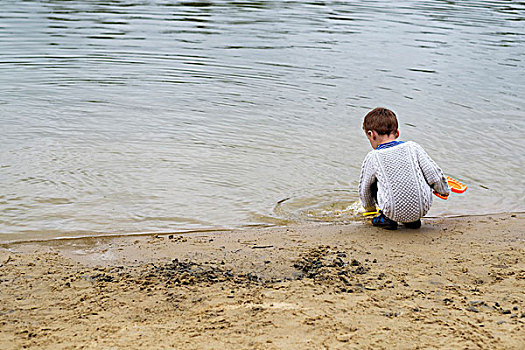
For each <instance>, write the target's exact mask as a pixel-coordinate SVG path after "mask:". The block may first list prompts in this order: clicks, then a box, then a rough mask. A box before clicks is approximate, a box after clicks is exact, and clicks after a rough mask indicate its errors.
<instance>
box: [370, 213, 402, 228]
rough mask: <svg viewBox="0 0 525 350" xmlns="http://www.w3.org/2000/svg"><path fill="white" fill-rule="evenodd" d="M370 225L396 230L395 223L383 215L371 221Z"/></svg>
mask: <svg viewBox="0 0 525 350" xmlns="http://www.w3.org/2000/svg"><path fill="white" fill-rule="evenodd" d="M372 225H374V226H377V227H382V228H384V229H387V230H397V222H395V221H394V220H390V219H389V218H387V217H386V216H385V214H383V213H381V214H379V215H378V216H376V217H375V218H373V219H372Z"/></svg>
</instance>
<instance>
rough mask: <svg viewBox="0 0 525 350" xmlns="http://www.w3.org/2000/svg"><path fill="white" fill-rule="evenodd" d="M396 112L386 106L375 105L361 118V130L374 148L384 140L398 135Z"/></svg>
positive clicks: (389, 139) (392, 138)
mask: <svg viewBox="0 0 525 350" xmlns="http://www.w3.org/2000/svg"><path fill="white" fill-rule="evenodd" d="M397 129H398V124H397V118H396V114H395V113H394V112H392V111H391V110H390V109H388V108H383V107H377V108H374V109H373V110H371V111H370V112H368V113H367V115H366V116H365V119H364V120H363V130H364V131H365V133H366V136H367V137H368V140H369V141H370V144H371V145H372V147H373V148H374V149H375V148H376V147H377V146H378V145H379V144H381V143H383V142H385V141H391V140H395V139H396V138H397V137H398V136H399V131H398V130H397Z"/></svg>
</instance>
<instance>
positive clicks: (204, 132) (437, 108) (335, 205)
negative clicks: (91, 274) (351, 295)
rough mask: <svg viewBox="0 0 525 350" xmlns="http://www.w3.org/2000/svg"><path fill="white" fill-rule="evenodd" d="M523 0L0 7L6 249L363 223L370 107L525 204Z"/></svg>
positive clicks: (491, 207)
mask: <svg viewBox="0 0 525 350" xmlns="http://www.w3.org/2000/svg"><path fill="white" fill-rule="evenodd" d="M524 19H525V5H524V4H523V3H522V2H515V1H437V0H434V1H415V0H414V1H395V2H394V1H352V2H347V1H311V2H303V1H242V2H241V1H196V2H184V1H144V0H143V1H139V0H121V1H103V0H100V1H87V0H84V1H74V0H73V1H36V0H35V1H31V0H29V1H14V0H13V1H10V0H3V1H2V2H1V3H0V127H1V130H2V132H1V136H0V170H1V171H0V241H13V240H26V239H47V238H56V237H71V236H78V235H98V234H121V233H139V232H174V231H184V230H201V229H218V228H232V227H244V226H251V225H273V224H278V225H280V224H287V223H294V222H303V221H326V222H333V221H339V222H350V221H353V220H357V219H358V215H357V214H356V212H355V209H356V208H357V207H358V194H357V186H358V179H359V171H360V166H361V162H362V159H363V158H364V156H365V154H366V153H367V152H368V151H369V150H370V146H369V144H368V142H367V140H366V138H365V136H364V134H363V132H362V131H361V129H360V127H361V123H362V118H363V116H364V114H366V112H367V111H368V110H370V109H371V108H373V107H376V106H387V107H390V108H392V109H393V110H394V111H395V112H396V113H397V115H398V117H399V120H400V131H401V139H403V140H413V141H416V142H418V143H420V144H421V145H422V146H423V147H424V148H425V149H426V151H427V152H428V153H429V154H430V155H431V156H432V157H433V158H434V160H435V161H436V162H437V163H438V164H439V165H440V166H441V167H442V168H443V169H444V170H445V172H446V173H447V174H449V175H451V176H454V177H456V178H458V179H460V180H462V181H464V182H465V183H467V184H468V185H469V190H468V191H467V194H466V195H464V196H454V197H453V198H451V199H449V200H448V201H446V202H445V201H441V200H438V199H436V201H435V204H434V207H433V208H432V210H431V212H430V214H429V215H431V216H441V215H465V214H484V213H496V212H509V211H523V210H524V204H523V203H524V191H523V188H524V185H525V182H524V180H523V171H522V169H523V165H524V164H523V160H524V156H523V154H524V153H523V150H522V148H523V146H524V144H523V141H522V139H523V130H524V129H525V123H524V120H525V118H524V117H525V100H524V99H523V96H525V87H524V82H525V73H524V72H525V65H524V61H525V50H524V49H523V47H524V46H523V44H524V35H525V26H524V23H525V22H524Z"/></svg>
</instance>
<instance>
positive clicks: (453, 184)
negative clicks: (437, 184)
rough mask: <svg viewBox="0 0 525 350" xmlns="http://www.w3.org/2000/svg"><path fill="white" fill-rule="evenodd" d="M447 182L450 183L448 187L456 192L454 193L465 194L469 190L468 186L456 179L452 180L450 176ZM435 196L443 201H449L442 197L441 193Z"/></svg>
mask: <svg viewBox="0 0 525 350" xmlns="http://www.w3.org/2000/svg"><path fill="white" fill-rule="evenodd" d="M447 181H448V187H450V191H452V192H454V193H463V192H465V191H466V190H467V188H468V187H467V185H465V184H463V183H461V182H459V181H458V180H456V179H453V178H451V177H450V176H447ZM434 194H435V195H436V196H437V197H439V198H441V199H444V200H447V198H448V197H445V196H442V195H440V194H439V193H437V192H434Z"/></svg>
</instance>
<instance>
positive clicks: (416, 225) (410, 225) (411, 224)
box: [403, 220, 421, 229]
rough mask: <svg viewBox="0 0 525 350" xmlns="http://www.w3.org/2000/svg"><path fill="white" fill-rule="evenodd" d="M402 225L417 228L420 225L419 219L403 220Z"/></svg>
mask: <svg viewBox="0 0 525 350" xmlns="http://www.w3.org/2000/svg"><path fill="white" fill-rule="evenodd" d="M403 225H405V227H406V228H413V229H417V228H420V227H421V220H417V221H412V222H405V223H403Z"/></svg>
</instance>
